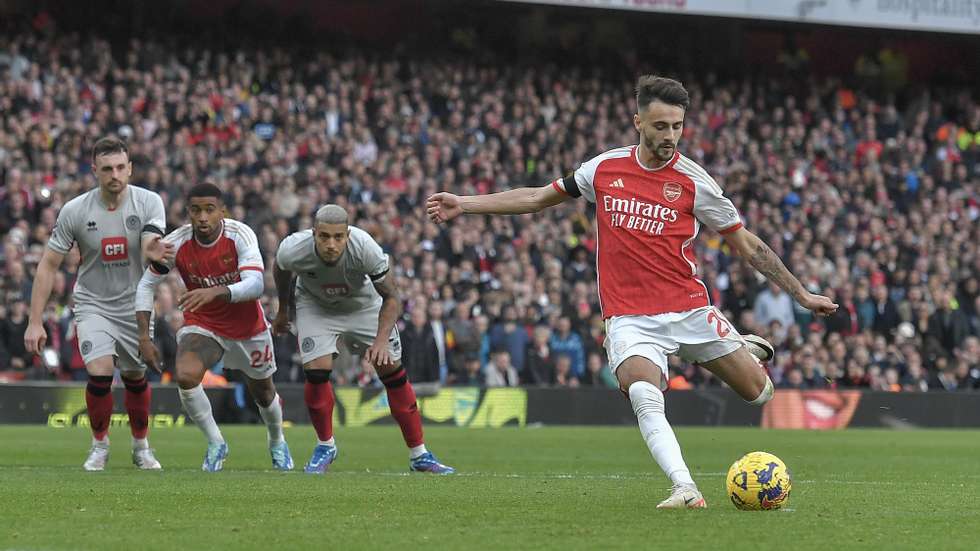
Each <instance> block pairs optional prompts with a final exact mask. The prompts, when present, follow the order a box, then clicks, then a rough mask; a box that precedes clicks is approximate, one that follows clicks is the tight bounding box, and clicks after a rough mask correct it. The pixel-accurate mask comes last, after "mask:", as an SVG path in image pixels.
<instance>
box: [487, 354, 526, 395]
mask: <svg viewBox="0 0 980 551" xmlns="http://www.w3.org/2000/svg"><path fill="white" fill-rule="evenodd" d="M520 383H521V380H520V377H519V376H518V374H517V368H516V367H514V365H513V364H512V363H511V361H510V352H508V351H507V350H506V349H504V348H501V349H498V350H496V351H494V353H493V360H492V362H491V363H490V366H489V367H488V368H487V372H486V377H485V380H484V384H485V385H486V386H489V387H493V386H518V385H519V384H520Z"/></svg>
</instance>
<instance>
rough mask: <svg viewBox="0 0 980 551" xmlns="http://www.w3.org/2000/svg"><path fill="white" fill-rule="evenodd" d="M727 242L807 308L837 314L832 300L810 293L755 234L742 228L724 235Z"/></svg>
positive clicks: (825, 314)
mask: <svg viewBox="0 0 980 551" xmlns="http://www.w3.org/2000/svg"><path fill="white" fill-rule="evenodd" d="M724 238H725V241H726V242H727V243H728V246H729V247H731V248H732V249H734V250H736V251H738V254H740V255H741V256H742V258H744V259H746V260H748V262H749V264H751V265H752V267H754V268H755V269H756V270H759V273H761V274H762V275H764V276H766V278H767V279H768V280H769V281H772V282H773V283H775V284H776V285H779V287H780V288H782V289H783V290H784V291H786V292H787V293H789V296H791V297H793V298H794V299H795V300H796V302H798V303H800V305H801V306H803V307H804V308H806V309H808V310H812V311H813V312H814V313H815V314H818V315H823V316H827V315H830V314H833V313H834V312H835V311H837V305H836V304H834V302H833V301H831V300H830V299H829V298H827V297H825V296H822V295H815V294H813V293H811V292H809V291H807V290H806V288H805V287H803V284H802V283H800V280H798V279H796V276H794V275H793V274H792V273H791V272H790V271H789V270H788V269H787V268H786V266H785V265H784V264H783V261H782V260H780V259H779V257H778V256H777V255H776V253H775V252H773V250H772V249H771V248H769V245H766V243H765V242H764V241H763V240H761V239H759V237H758V236H756V235H755V234H754V233H752V232H750V231H749V230H747V229H745V228H740V229H738V230H736V231H734V232H732V233H730V234H724Z"/></svg>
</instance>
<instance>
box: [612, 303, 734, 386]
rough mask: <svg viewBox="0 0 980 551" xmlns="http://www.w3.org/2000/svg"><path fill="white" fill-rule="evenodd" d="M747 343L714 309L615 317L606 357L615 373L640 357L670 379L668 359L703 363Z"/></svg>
mask: <svg viewBox="0 0 980 551" xmlns="http://www.w3.org/2000/svg"><path fill="white" fill-rule="evenodd" d="M743 344H745V341H744V340H743V339H742V336H741V335H739V333H738V331H736V330H735V326H733V325H732V324H731V322H729V321H728V319H726V318H725V316H724V314H722V313H721V312H720V311H718V309H717V308H715V307H714V306H704V307H702V308H696V309H694V310H688V311H686V312H670V313H667V314H657V315H655V316H613V317H611V318H609V319H607V320H606V342H605V347H606V354H607V355H608V357H609V367H610V369H612V371H613V373H615V372H616V369H618V368H619V366H620V365H621V364H622V363H623V362H624V361H625V360H626V359H627V358H629V357H631V356H640V357H642V358H646V359H648V360H650V361H651V362H653V363H654V364H656V365H657V367H659V368H660V370H661V371H662V372H663V375H664V377H663V381H664V383H663V385H662V386H664V387H666V381H667V379H668V378H669V374H668V372H667V356H668V355H670V354H677V355H678V356H680V357H681V358H682V359H684V360H686V361H689V362H695V363H703V362H709V361H711V360H715V359H718V358H720V357H722V356H725V355H727V354H730V353H732V352H734V351H736V350H738V348H739V347H740V346H742V345H743Z"/></svg>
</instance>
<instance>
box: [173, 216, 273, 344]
mask: <svg viewBox="0 0 980 551" xmlns="http://www.w3.org/2000/svg"><path fill="white" fill-rule="evenodd" d="M222 225H223V227H222V229H221V235H220V236H219V237H218V239H216V240H214V242H212V243H209V244H207V245H203V244H201V243H199V242H198V241H197V239H195V238H194V231H193V229H192V228H191V225H190V224H187V225H185V226H182V227H180V228H178V229H176V230H174V231H173V232H171V233H170V234H169V235H167V237H166V238H165V239H166V240H167V241H170V242H172V243H173V244H174V245H175V246H176V247H177V257H176V259H175V260H174V266H175V267H176V268H177V270H178V272H179V273H180V277H181V279H183V280H184V285H185V286H186V287H187V290H188V291H189V290H192V289H200V288H202V287H216V286H218V285H231V284H233V283H237V282H239V281H241V273H242V271H243V270H258V271H260V272H261V271H263V263H262V254H261V253H260V252H259V245H258V240H257V239H256V238H255V233H254V232H253V231H252V229H251V228H249V227H248V226H247V225H245V224H243V223H241V222H238V221H237V220H230V219H228V218H226V219H225V220H224V221H223V223H222ZM184 325H196V326H198V327H203V328H205V329H208V330H210V331H212V332H213V333H214V334H215V335H218V336H221V337H225V338H227V339H234V340H244V339H248V338H250V337H253V336H255V335H257V334H259V333H261V332H262V331H265V329H266V328H267V327H268V325H267V324H266V321H265V312H263V310H262V305H261V304H259V301H258V300H249V301H245V302H225V301H223V300H216V301H213V302H211V303H209V304H206V305H205V306H203V307H201V308H198V310H197V311H196V312H189V311H185V312H184Z"/></svg>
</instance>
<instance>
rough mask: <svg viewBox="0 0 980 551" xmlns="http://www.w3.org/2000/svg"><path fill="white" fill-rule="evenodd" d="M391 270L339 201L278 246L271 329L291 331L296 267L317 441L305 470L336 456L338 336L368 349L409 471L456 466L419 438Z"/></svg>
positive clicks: (317, 469) (446, 470)
mask: <svg viewBox="0 0 980 551" xmlns="http://www.w3.org/2000/svg"><path fill="white" fill-rule="evenodd" d="M388 269H389V263H388V256H387V255H386V254H385V253H384V251H382V250H381V246H380V245H378V243H377V242H375V240H374V239H373V238H372V237H371V236H370V234H368V233H367V232H365V231H364V230H362V229H360V228H357V227H355V226H350V225H348V218H347V211H345V210H344V209H343V208H342V207H340V206H337V205H326V206H323V207H321V208H320V209H319V210H317V212H316V218H315V221H314V227H313V229H311V230H305V231H301V232H297V233H294V234H292V235H290V236H289V237H287V238H286V239H284V240H283V242H282V243H281V244H280V245H279V251H278V252H277V253H276V265H275V268H274V270H275V271H274V273H275V279H276V287H277V288H278V290H279V312H278V314H277V315H276V318H275V319H274V320H273V321H272V330H273V332H275V333H276V334H277V335H278V334H284V333H286V332H287V331H289V309H290V305H291V302H292V300H293V298H292V287H293V285H292V284H293V273H295V274H296V276H297V283H296V328H297V332H298V337H299V342H300V352H301V355H302V356H301V357H302V360H303V371H304V373H305V374H306V390H305V398H306V407H307V408H308V409H309V412H310V420H311V421H312V422H313V428H314V429H315V430H316V434H317V438H318V439H319V442H318V443H317V446H316V447H315V448H314V449H313V456H312V457H311V458H310V460H309V462H308V463H307V464H306V468H305V470H306V472H308V473H315V474H319V473H323V472H324V471H326V469H327V467H328V466H329V465H330V463H333V461H334V460H335V459H336V458H337V445H336V443H335V441H334V437H333V424H332V420H333V406H334V395H333V388H332V386H331V384H330V370H331V369H332V368H333V358H334V356H335V355H336V354H337V340H338V339H339V338H340V337H343V338H344V339H345V341H346V343H347V345H348V346H349V347H350V348H351V349H352V351H354V352H356V353H363V354H364V357H365V359H366V360H367V361H368V362H369V363H370V364H371V365H373V366H374V369H375V371H377V373H378V377H379V378H380V379H381V382H382V383H384V386H385V392H387V394H388V407H389V408H390V409H391V415H392V417H394V418H395V420H396V421H398V425H399V426H400V427H401V430H402V436H403V437H404V438H405V443H406V444H407V445H408V448H409V470H411V471H417V472H428V473H435V474H452V473H453V472H455V470H454V469H453V468H452V467H449V466H447V465H443V464H442V463H440V462H439V461H438V460H437V459H436V458H435V456H433V455H432V453H431V452H429V451H428V450H427V449H426V447H425V443H424V442H423V439H422V417H421V415H420V414H419V410H418V405H417V404H416V402H415V390H414V389H413V388H412V384H411V383H410V382H408V375H407V374H406V373H405V369H403V368H402V367H401V361H400V360H401V341H400V339H399V337H398V329H397V328H396V327H395V322H396V321H397V320H398V316H399V315H400V314H401V309H402V302H401V297H400V296H399V294H398V289H397V288H396V287H395V281H394V277H393V276H389V275H388Z"/></svg>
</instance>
